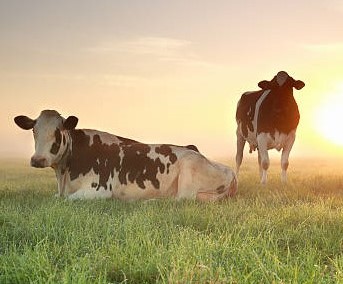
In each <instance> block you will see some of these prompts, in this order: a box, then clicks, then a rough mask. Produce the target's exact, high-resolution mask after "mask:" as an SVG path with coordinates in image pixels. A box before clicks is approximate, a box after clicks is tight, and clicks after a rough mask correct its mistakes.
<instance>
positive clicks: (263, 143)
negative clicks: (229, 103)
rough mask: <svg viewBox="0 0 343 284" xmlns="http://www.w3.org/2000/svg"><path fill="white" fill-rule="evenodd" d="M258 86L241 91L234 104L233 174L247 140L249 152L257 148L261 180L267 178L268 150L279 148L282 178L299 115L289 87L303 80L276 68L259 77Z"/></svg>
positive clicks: (302, 85)
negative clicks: (263, 78)
mask: <svg viewBox="0 0 343 284" xmlns="http://www.w3.org/2000/svg"><path fill="white" fill-rule="evenodd" d="M258 86H259V87H260V88H261V89H262V90H260V91H255V92H246V93H244V94H243V95H242V96H241V98H240V100H239V102H238V105H237V111H236V121H237V154H236V174H237V175H238V172H239V168H240V166H241V163H242V159H243V149H244V145H245V142H246V141H247V142H248V143H249V145H250V153H251V152H252V151H254V150H256V149H257V151H258V162H259V168H260V176H261V183H266V182H267V170H268V168H269V156H268V150H269V149H276V150H278V151H280V150H281V149H282V155H281V169H282V172H281V180H282V181H283V182H286V179H287V175H286V171H287V168H288V164H289V162H288V159H289V154H290V151H291V149H292V146H293V143H294V141H295V132H296V129H297V126H298V123H299V118H300V114H299V110H298V105H297V103H296V101H295V99H294V97H293V88H295V89H297V90H300V89H302V88H303V87H304V86H305V84H304V82H302V81H300V80H294V79H293V78H292V77H290V76H289V75H288V74H287V73H286V72H284V71H280V72H279V73H277V75H276V76H275V77H274V78H273V79H272V80H271V81H261V82H259V83H258Z"/></svg>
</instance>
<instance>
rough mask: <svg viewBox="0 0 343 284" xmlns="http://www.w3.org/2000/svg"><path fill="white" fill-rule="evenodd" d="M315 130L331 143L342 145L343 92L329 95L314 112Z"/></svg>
mask: <svg viewBox="0 0 343 284" xmlns="http://www.w3.org/2000/svg"><path fill="white" fill-rule="evenodd" d="M315 116H316V118H315V120H316V129H317V131H318V132H319V133H320V134H321V135H322V136H323V138H325V139H326V140H328V141H330V142H331V143H333V144H336V145H340V146H343V92H342V94H337V95H334V96H330V97H329V98H328V99H327V100H326V101H325V102H324V103H323V104H321V105H320V107H319V108H318V110H317V111H316V113H315Z"/></svg>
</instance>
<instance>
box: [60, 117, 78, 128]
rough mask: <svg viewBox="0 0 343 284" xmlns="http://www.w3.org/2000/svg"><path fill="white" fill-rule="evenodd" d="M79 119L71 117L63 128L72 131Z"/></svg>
mask: <svg viewBox="0 0 343 284" xmlns="http://www.w3.org/2000/svg"><path fill="white" fill-rule="evenodd" d="M78 121H79V119H78V118H77V117H76V116H69V117H68V118H67V119H66V120H65V121H64V123H63V127H64V129H66V130H72V129H74V128H75V127H76V125H77V123H78Z"/></svg>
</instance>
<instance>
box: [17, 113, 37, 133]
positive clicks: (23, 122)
mask: <svg viewBox="0 0 343 284" xmlns="http://www.w3.org/2000/svg"><path fill="white" fill-rule="evenodd" d="M14 122H15V123H16V125H18V126H19V127H20V128H22V129H24V130H29V129H32V128H33V127H34V126H35V123H36V121H35V120H33V119H31V118H29V117H27V116H25V115H19V116H16V117H15V118H14Z"/></svg>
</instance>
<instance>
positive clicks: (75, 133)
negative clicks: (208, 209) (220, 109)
mask: <svg viewBox="0 0 343 284" xmlns="http://www.w3.org/2000/svg"><path fill="white" fill-rule="evenodd" d="M14 121H15V123H16V124H17V125H18V126H19V127H20V128H22V129H25V130H29V129H33V135H34V140H35V153H34V154H33V156H32V158H31V166H32V167H36V168H45V167H51V168H53V169H54V170H55V173H56V177H57V183H58V194H57V195H58V196H64V197H67V198H69V199H94V198H115V199H120V200H128V201H130V200H139V199H143V200H144V199H157V198H174V199H176V200H180V199H192V200H200V201H216V200H221V199H224V198H226V197H231V196H233V195H234V194H235V193H236V191H237V182H236V176H235V173H234V171H233V170H231V169H230V168H228V167H226V166H224V165H222V164H219V163H215V162H211V161H209V160H208V159H207V158H205V157H204V156H203V155H202V154H201V153H199V151H198V149H197V148H196V147H195V146H194V145H189V146H184V147H182V146H175V145H170V144H144V143H140V142H138V141H135V140H131V139H128V138H123V137H120V136H116V135H113V134H109V133H106V132H102V131H98V130H91V129H76V128H75V127H76V125H77V123H78V118H77V117H75V116H69V117H68V118H66V119H65V118H63V117H62V116H61V115H60V114H59V113H58V112H57V111H55V110H43V111H42V112H41V113H40V115H39V117H38V118H37V119H31V118H29V117H27V116H23V115H20V116H16V117H15V118H14Z"/></svg>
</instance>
